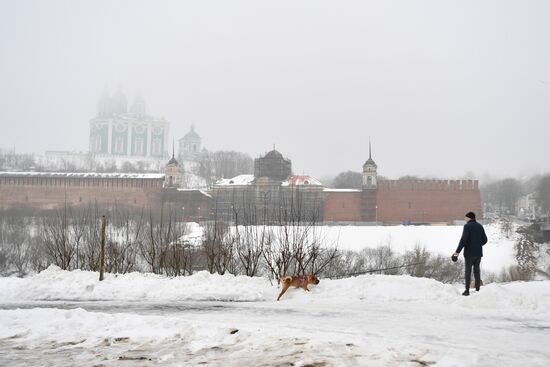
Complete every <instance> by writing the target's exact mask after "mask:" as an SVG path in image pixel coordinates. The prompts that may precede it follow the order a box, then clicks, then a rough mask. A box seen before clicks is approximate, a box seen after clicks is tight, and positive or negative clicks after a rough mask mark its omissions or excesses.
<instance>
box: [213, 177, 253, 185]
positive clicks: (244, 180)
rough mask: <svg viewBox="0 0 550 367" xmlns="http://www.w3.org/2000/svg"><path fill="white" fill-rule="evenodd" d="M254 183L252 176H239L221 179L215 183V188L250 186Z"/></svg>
mask: <svg viewBox="0 0 550 367" xmlns="http://www.w3.org/2000/svg"><path fill="white" fill-rule="evenodd" d="M253 181H254V175H240V176H236V177H233V178H222V179H220V180H218V181H216V184H215V185H216V186H241V185H251V184H252V182H253Z"/></svg>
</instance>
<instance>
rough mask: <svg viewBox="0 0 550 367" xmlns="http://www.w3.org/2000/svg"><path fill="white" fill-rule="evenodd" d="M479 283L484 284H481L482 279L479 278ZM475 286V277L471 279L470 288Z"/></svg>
mask: <svg viewBox="0 0 550 367" xmlns="http://www.w3.org/2000/svg"><path fill="white" fill-rule="evenodd" d="M479 285H480V286H482V285H484V284H483V280H481V279H480V280H479ZM475 287H476V280H475V279H472V281H471V282H470V288H475Z"/></svg>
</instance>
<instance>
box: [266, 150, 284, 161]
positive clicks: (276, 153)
mask: <svg viewBox="0 0 550 367" xmlns="http://www.w3.org/2000/svg"><path fill="white" fill-rule="evenodd" d="M264 158H281V159H282V158H283V155H282V154H281V153H279V151H277V150H275V149H273V150H272V151H270V152H267V154H266V155H265V156H264Z"/></svg>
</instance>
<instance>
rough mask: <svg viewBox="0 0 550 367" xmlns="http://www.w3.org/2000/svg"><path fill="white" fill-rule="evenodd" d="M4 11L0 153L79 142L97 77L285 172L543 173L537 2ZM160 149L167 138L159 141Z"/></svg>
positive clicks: (68, 6)
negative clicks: (279, 164)
mask: <svg viewBox="0 0 550 367" xmlns="http://www.w3.org/2000/svg"><path fill="white" fill-rule="evenodd" d="M1 7H2V9H1V10H2V11H1V12H0V14H1V15H0V20H1V25H0V27H1V32H0V52H1V54H2V58H1V60H0V73H1V74H0V76H1V80H2V83H1V85H0V101H2V102H1V104H2V108H1V109H0V124H1V125H0V126H1V127H2V134H1V135H0V147H2V149H4V150H6V149H15V151H16V152H19V153H35V154H38V155H43V154H44V153H45V152H46V151H53V150H67V151H75V150H76V151H86V150H88V149H89V126H88V122H89V120H90V119H92V118H94V117H96V108H97V103H98V100H99V98H100V96H101V94H102V92H103V91H104V89H105V88H107V89H108V90H109V92H110V93H115V92H116V91H117V90H118V89H119V88H121V90H122V91H123V92H124V93H125V94H126V96H127V97H128V99H129V101H131V100H132V99H133V98H134V96H135V95H137V94H138V93H141V95H142V96H143V97H144V99H145V100H146V103H147V111H148V112H149V113H150V114H151V115H153V116H157V117H164V118H166V120H167V121H169V122H170V125H169V133H168V141H169V142H171V141H172V139H176V140H177V139H179V138H181V137H183V135H184V134H185V133H186V132H187V131H188V130H189V128H190V125H191V124H194V125H195V126H196V129H197V131H198V132H200V134H201V136H202V138H203V140H204V146H205V147H206V148H208V149H209V150H212V151H215V150H239V151H242V152H244V153H247V154H249V155H250V156H251V157H252V158H256V157H257V156H259V155H261V154H264V153H266V152H267V151H269V150H271V148H272V146H273V144H275V145H276V147H277V149H278V150H280V151H281V152H283V153H284V154H285V155H287V156H289V157H290V158H292V160H293V162H294V167H295V171H296V172H300V173H302V172H305V173H307V174H310V175H313V176H315V177H318V178H321V177H327V176H335V175H336V174H338V173H339V172H342V171H346V170H354V171H359V170H360V167H361V164H362V163H363V161H364V160H365V159H366V158H367V152H368V138H369V136H370V137H371V138H372V141H373V148H374V154H375V158H376V160H377V162H378V163H379V164H380V167H381V172H382V174H383V175H385V176H388V177H392V178H398V177H400V176H404V175H419V176H432V177H444V178H447V177H448V178H461V177H465V176H468V175H469V176H475V177H474V178H481V177H483V175H484V174H490V175H492V176H496V177H498V178H504V177H506V176H514V177H519V176H521V175H527V174H540V173H544V172H547V171H548V170H549V169H550V167H549V166H548V164H549V163H548V160H545V159H542V157H544V156H546V155H548V154H549V153H550V151H549V148H548V144H546V138H547V136H548V135H549V133H550V132H549V130H548V129H549V127H548V123H547V122H548V118H549V116H550V111H549V107H548V100H549V98H550V84H549V83H550V71H549V70H548V65H549V64H550V51H549V49H548V47H547V46H546V44H547V42H545V41H546V40H547V35H548V34H550V29H549V28H550V26H549V25H548V22H547V21H546V20H547V15H548V11H549V9H548V4H545V3H544V2H527V3H521V4H520V3H519V2H513V1H504V2H498V10H495V7H497V6H496V2H487V3H486V5H484V6H479V5H478V4H477V3H476V2H467V3H464V4H452V3H449V2H438V1H431V2H430V1H428V2H422V3H421V4H414V3H410V2H391V3H388V2H354V1H352V2H349V3H346V4H335V3H334V2H330V1H305V2H300V3H299V4H295V3H292V2H273V3H270V4H259V3H257V2H253V1H250V2H247V1H244V2H240V1H239V2H237V3H233V2H232V3H227V2H208V3H206V2H177V1H163V2H161V3H158V2H151V1H116V2H111V1H98V2H71V1H48V2H39V1H20V2H19V1H18V2H10V1H3V2H2V5H1ZM167 151H170V149H167Z"/></svg>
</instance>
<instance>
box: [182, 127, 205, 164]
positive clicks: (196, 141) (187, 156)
mask: <svg viewBox="0 0 550 367" xmlns="http://www.w3.org/2000/svg"><path fill="white" fill-rule="evenodd" d="M201 143H202V139H201V137H200V135H199V134H197V133H196V132H195V126H194V125H191V129H190V130H189V132H188V133H187V134H185V135H184V136H183V138H181V139H179V140H178V148H179V155H178V158H179V159H180V161H197V160H198V158H199V156H200V153H201Z"/></svg>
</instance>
